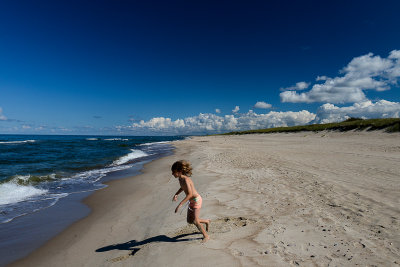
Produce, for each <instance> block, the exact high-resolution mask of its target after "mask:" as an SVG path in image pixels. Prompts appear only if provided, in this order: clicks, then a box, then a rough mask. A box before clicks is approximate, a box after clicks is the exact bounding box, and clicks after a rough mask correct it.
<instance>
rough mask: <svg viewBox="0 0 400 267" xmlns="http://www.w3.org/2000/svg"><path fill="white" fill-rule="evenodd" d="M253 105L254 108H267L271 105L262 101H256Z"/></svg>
mask: <svg viewBox="0 0 400 267" xmlns="http://www.w3.org/2000/svg"><path fill="white" fill-rule="evenodd" d="M254 107H255V108H263V109H268V108H271V107H272V105H271V104H268V103H265V102H264V101H258V102H257V103H256V104H255V105H254Z"/></svg>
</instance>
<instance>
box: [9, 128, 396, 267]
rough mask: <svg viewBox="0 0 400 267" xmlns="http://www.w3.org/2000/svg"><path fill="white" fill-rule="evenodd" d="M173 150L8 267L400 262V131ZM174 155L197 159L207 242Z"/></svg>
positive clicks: (244, 139) (97, 197)
mask: <svg viewBox="0 0 400 267" xmlns="http://www.w3.org/2000/svg"><path fill="white" fill-rule="evenodd" d="M175 145H176V146H177V150H176V154H175V155H173V156H170V157H167V158H163V159H161V160H157V161H155V162H152V163H150V164H148V165H146V167H145V173H144V174H143V175H140V176H137V177H134V178H129V179H124V180H119V181H114V182H111V183H110V186H109V187H108V188H106V189H104V190H100V191H98V192H96V193H95V194H93V195H92V196H91V197H89V198H88V199H87V200H86V203H87V204H88V205H89V206H90V207H91V208H92V209H93V212H92V214H91V215H89V216H88V217H87V218H85V219H83V220H81V221H79V222H77V223H75V224H74V225H72V226H71V227H70V228H68V229H67V230H66V231H64V232H63V233H62V234H60V235H59V236H57V237H56V238H54V239H53V240H51V241H49V242H48V243H47V244H46V245H45V246H43V247H42V248H40V249H39V250H37V251H36V252H34V253H33V254H32V255H30V256H29V257H27V258H25V259H23V260H21V261H19V262H17V263H16V264H15V266H288V265H293V266H297V265H299V266H399V263H400V226H399V219H400V164H399V163H400V134H398V133H395V134H386V133H382V132H348V133H330V132H323V133H304V132H303V133H296V134H267V135H246V136H215V137H195V138H193V139H191V140H185V141H179V142H175ZM177 159H187V160H190V161H191V162H192V163H193V166H194V172H193V181H194V183H195V186H196V188H197V190H198V191H199V193H200V194H201V195H202V196H203V208H202V214H201V217H202V218H210V219H211V220H212V224H211V227H210V236H211V240H210V241H209V242H207V243H205V244H201V243H200V240H199V239H196V238H200V237H201V235H200V234H199V233H198V231H197V229H196V228H195V227H194V226H192V225H189V226H188V225H187V224H186V221H185V220H186V214H185V213H186V211H184V213H182V215H180V214H179V213H178V214H175V213H174V209H175V207H176V205H177V203H175V202H174V203H172V202H171V199H172V196H173V194H174V193H175V192H176V190H177V189H178V182H177V181H176V179H175V178H173V177H172V176H171V174H170V165H171V164H172V163H173V162H174V161H175V160H177ZM182 198H183V196H182V195H181V196H180V199H182ZM193 233H195V234H194V235H193ZM180 235H184V236H180ZM176 237H178V239H176ZM193 238H195V239H194V240H192V239H193ZM187 239H189V240H187ZM177 240H180V241H182V242H174V241H177ZM96 250H97V252H96Z"/></svg>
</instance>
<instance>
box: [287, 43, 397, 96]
mask: <svg viewBox="0 0 400 267" xmlns="http://www.w3.org/2000/svg"><path fill="white" fill-rule="evenodd" d="M340 73H341V74H343V76H338V77H335V78H329V77H326V76H318V77H317V81H324V82H323V83H318V84H314V85H313V86H312V88H311V90H310V91H307V92H303V93H300V94H299V93H297V92H296V91H293V89H291V90H289V89H286V90H285V91H284V92H282V93H281V94H280V97H281V101H282V102H292V103H313V102H325V103H355V102H364V101H366V100H367V98H366V96H365V94H364V90H376V91H384V90H389V89H390V87H391V86H393V85H394V86H397V84H398V79H399V77H400V50H393V51H391V52H390V54H389V56H388V57H387V58H381V57H380V56H374V55H373V54H372V53H369V54H366V55H363V56H360V57H355V58H353V59H352V60H351V61H350V63H349V64H348V65H347V66H346V67H344V68H343V69H342V70H341V71H340Z"/></svg>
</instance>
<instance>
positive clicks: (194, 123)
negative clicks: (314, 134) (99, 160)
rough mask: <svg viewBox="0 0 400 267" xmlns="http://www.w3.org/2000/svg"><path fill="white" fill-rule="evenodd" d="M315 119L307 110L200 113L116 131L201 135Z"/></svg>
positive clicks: (305, 122)
mask: <svg viewBox="0 0 400 267" xmlns="http://www.w3.org/2000/svg"><path fill="white" fill-rule="evenodd" d="M314 119H315V114H313V113H310V112H309V111H307V110H302V111H299V112H292V111H288V112H274V111H271V112H269V113H267V114H257V113H255V112H253V111H252V110H249V112H247V113H245V114H235V115H225V116H218V115H215V114H203V113H200V114H199V115H197V116H193V117H188V118H185V119H177V120H175V121H173V120H171V119H170V118H164V117H159V118H153V119H150V120H149V121H140V122H139V123H133V124H132V125H131V126H128V127H124V126H118V127H116V128H117V129H118V130H119V131H121V132H122V131H131V132H132V131H133V132H135V133H149V132H150V133H156V134H174V135H176V134H205V133H220V132H229V131H241V130H250V129H261V128H271V127H280V126H293V125H303V124H307V123H309V122H311V121H313V120H314Z"/></svg>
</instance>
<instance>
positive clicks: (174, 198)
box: [172, 187, 183, 201]
mask: <svg viewBox="0 0 400 267" xmlns="http://www.w3.org/2000/svg"><path fill="white" fill-rule="evenodd" d="M182 191H183V189H182V187H181V188H179V190H178V191H177V192H176V193H175V195H174V197H173V198H172V201H177V200H178V195H179V194H180V193H181V192H182Z"/></svg>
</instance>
